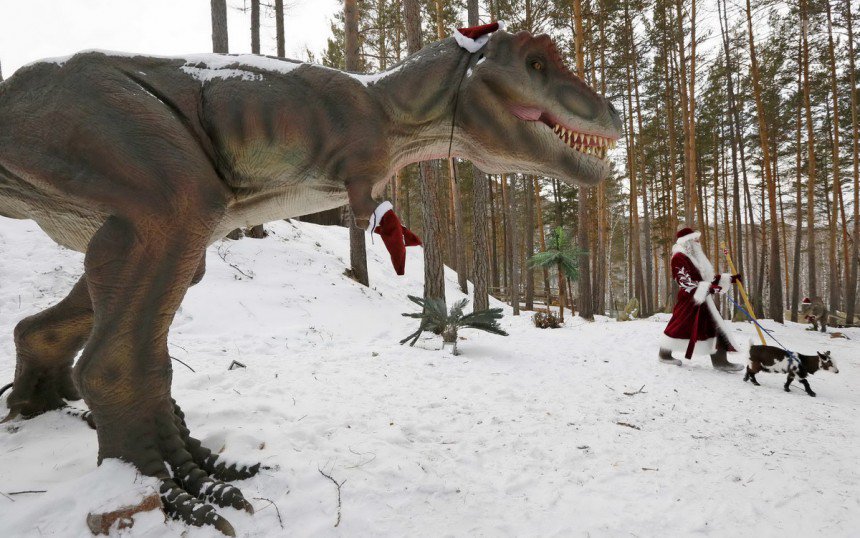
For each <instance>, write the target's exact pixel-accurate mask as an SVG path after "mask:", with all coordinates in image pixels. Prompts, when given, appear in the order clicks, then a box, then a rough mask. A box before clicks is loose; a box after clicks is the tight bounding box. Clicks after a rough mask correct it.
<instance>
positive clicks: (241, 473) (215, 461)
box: [173, 400, 268, 482]
mask: <svg viewBox="0 0 860 538" xmlns="http://www.w3.org/2000/svg"><path fill="white" fill-rule="evenodd" d="M173 413H174V415H175V416H176V427H177V429H178V430H179V435H180V436H181V437H182V439H183V441H184V443H185V446H186V448H187V449H188V452H189V453H190V454H191V457H192V458H193V459H194V462H195V463H196V464H197V465H198V466H200V468H201V469H203V470H204V471H206V472H207V473H208V474H209V475H211V476H212V477H213V478H216V479H218V480H224V481H226V482H232V481H234V480H245V479H247V478H251V477H252V476H254V475H256V474H257V473H258V472H260V469H267V468H268V467H262V466H261V465H260V464H259V463H255V464H253V465H241V464H238V463H230V462H227V461H225V460H224V459H223V458H221V457H220V456H218V455H217V454H214V453H213V452H212V451H211V450H209V449H208V448H206V447H204V446H203V445H202V444H201V443H200V441H198V440H197V439H195V438H194V437H191V432H190V431H189V430H188V425H187V424H186V423H185V414H184V413H183V412H182V409H180V408H179V405H177V404H176V401H175V400H173Z"/></svg>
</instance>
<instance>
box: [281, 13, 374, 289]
mask: <svg viewBox="0 0 860 538" xmlns="http://www.w3.org/2000/svg"><path fill="white" fill-rule="evenodd" d="M280 13H281V23H280V26H279V28H281V30H280V31H281V32H282V31H283V11H280ZM343 18H344V49H345V50H344V60H345V63H346V70H347V71H357V70H358V62H359V43H358V7H357V5H356V0H345V1H344V3H343ZM282 48H283V44H282V38H279V41H278V50H279V52H278V54H279V55H281V54H283V53H282V52H280V51H281V49H282ZM350 216H351V218H350V219H349V262H350V267H351V271H352V278H354V279H355V281H356V282H358V283H360V284H363V285H365V286H369V285H370V279H369V276H368V274H367V245H366V244H365V237H364V234H365V231H364V230H362V229H361V228H359V227H358V226H356V225H355V215H352V211H351V210H350Z"/></svg>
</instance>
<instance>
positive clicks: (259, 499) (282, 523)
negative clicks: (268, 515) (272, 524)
mask: <svg viewBox="0 0 860 538" xmlns="http://www.w3.org/2000/svg"><path fill="white" fill-rule="evenodd" d="M254 498H255V499H257V500H258V501H269V504H271V505H272V506H274V507H275V513H276V514H278V523H279V524H280V525H281V528H282V529H283V528H284V520H283V519H281V511H280V510H278V505H277V504H275V502H274V501H273V500H272V499H267V498H266V497H254Z"/></svg>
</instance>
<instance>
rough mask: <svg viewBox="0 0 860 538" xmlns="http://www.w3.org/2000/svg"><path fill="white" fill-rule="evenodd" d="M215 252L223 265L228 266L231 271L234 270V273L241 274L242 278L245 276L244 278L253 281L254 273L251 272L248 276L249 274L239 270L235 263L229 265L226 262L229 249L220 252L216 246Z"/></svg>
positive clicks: (219, 248) (219, 247)
mask: <svg viewBox="0 0 860 538" xmlns="http://www.w3.org/2000/svg"><path fill="white" fill-rule="evenodd" d="M215 251H216V252H217V253H218V257H219V258H221V260H222V261H223V262H224V263H226V264H227V265H229V266H230V267H232V268H233V269H235V270H236V271H238V272H239V273H241V274H243V275H244V276H246V277H248V278H250V279H251V280H253V279H254V272H253V271H251V272H250V274H249V273H246V272H245V271H243V270H241V269H239V266H238V265H236V264H235V263H230V262H228V261H227V254H229V253H230V249H229V248H225V249H224V250H223V251H222V250H221V246H218V248H217V249H215Z"/></svg>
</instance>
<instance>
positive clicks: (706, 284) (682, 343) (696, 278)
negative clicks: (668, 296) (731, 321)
mask: <svg viewBox="0 0 860 538" xmlns="http://www.w3.org/2000/svg"><path fill="white" fill-rule="evenodd" d="M672 276H673V277H674V279H675V282H677V283H678V295H677V298H676V300H675V308H674V309H673V310H672V319H671V320H670V321H669V325H668V326H667V327H666V330H665V331H663V333H664V335H665V336H664V338H663V342H662V344H661V347H663V348H664V349H669V350H671V351H683V352H684V356H685V357H687V358H688V359H689V358H690V357H692V355H710V354H711V353H714V352H715V351H716V350H717V334H718V333H722V334H723V335H724V336H725V341H726V343H727V348H728V351H735V348H734V346H733V344H732V341H731V339H730V338H729V337H728V335H727V333H726V332H725V330H724V329H723V327H722V321H723V320H722V317H720V315H719V312H718V311H717V308H716V305H715V304H714V300H713V298H712V297H711V294H710V293H709V290H710V288H711V286H712V285H716V286H720V287H721V289H722V290H727V289H728V286H729V285H730V283H731V276H730V275H729V274H728V273H724V274H722V275H717V276H716V277H712V279H711V280H706V279H705V278H704V276H703V275H702V273H701V272H700V271H699V269H698V267H696V265H695V264H694V263H693V261H692V260H691V259H690V258H689V257H687V255H686V254H685V253H683V252H677V251H676V253H675V255H674V256H672ZM706 276H707V275H706Z"/></svg>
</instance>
